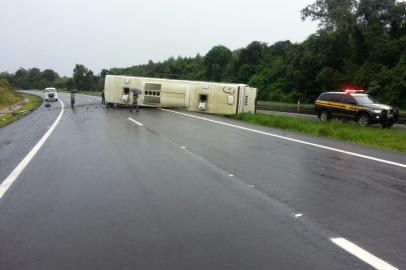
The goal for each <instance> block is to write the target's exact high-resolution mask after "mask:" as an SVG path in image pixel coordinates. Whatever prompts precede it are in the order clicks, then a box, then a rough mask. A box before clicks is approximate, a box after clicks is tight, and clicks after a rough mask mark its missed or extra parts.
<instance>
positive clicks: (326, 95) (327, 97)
mask: <svg viewBox="0 0 406 270" xmlns="http://www.w3.org/2000/svg"><path fill="white" fill-rule="evenodd" d="M319 99H320V100H324V101H331V94H329V93H324V94H321V95H320V97H319Z"/></svg>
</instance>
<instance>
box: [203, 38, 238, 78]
mask: <svg viewBox="0 0 406 270" xmlns="http://www.w3.org/2000/svg"><path fill="white" fill-rule="evenodd" d="M231 56H232V53H231V51H230V50H229V49H228V48H226V47H225V46H222V45H218V46H215V47H213V48H212V49H211V50H210V51H209V52H208V53H207V54H206V56H205V57H204V60H203V66H204V74H205V77H206V79H207V80H209V81H219V80H220V79H221V78H222V71H223V69H224V68H225V67H226V66H227V64H228V63H229V62H230V60H231Z"/></svg>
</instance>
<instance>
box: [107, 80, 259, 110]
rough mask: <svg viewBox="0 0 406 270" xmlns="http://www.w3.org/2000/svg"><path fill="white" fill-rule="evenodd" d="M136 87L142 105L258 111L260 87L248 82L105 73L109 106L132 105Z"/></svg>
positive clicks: (187, 108)
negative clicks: (256, 108)
mask: <svg viewBox="0 0 406 270" xmlns="http://www.w3.org/2000/svg"><path fill="white" fill-rule="evenodd" d="M133 91H136V92H138V93H139V98H138V105H140V106H148V107H166V108H181V109H184V110H188V111H200V112H206V113H215V114H224V115H230V114H238V113H242V112H251V113H255V103H256V97H257V89H256V88H252V87H249V86H248V85H245V84H231V83H215V82H198V81H183V80H170V79H157V78H142V77H130V76H116V75H107V76H106V79H105V85H104V96H105V102H106V105H107V106H117V105H130V104H131V103H132V101H133V100H132V99H133V95H132V92H133Z"/></svg>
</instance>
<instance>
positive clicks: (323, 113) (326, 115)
mask: <svg viewBox="0 0 406 270" xmlns="http://www.w3.org/2000/svg"><path fill="white" fill-rule="evenodd" d="M319 118H320V120H321V121H322V122H326V121H329V120H330V114H329V112H328V111H327V110H322V111H320V113H319Z"/></svg>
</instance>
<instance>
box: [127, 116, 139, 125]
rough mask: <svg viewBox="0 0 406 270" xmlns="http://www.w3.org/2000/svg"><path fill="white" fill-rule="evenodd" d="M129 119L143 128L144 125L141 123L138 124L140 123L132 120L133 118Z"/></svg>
mask: <svg viewBox="0 0 406 270" xmlns="http://www.w3.org/2000/svg"><path fill="white" fill-rule="evenodd" d="M127 119H128V120H130V121H131V122H134V123H136V124H137V125H139V126H143V124H141V123H140V122H138V121H135V120H134V119H132V118H130V117H128V118H127Z"/></svg>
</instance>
